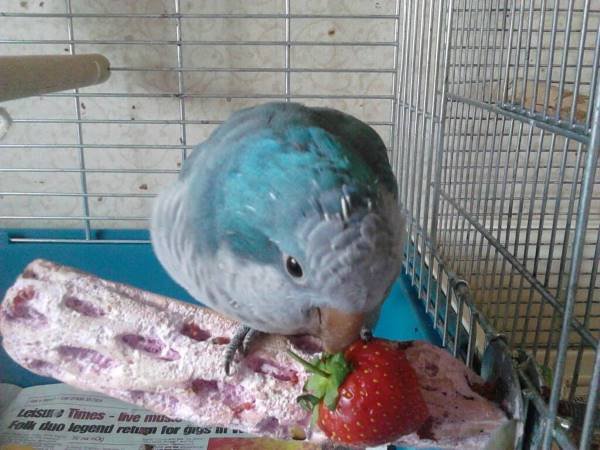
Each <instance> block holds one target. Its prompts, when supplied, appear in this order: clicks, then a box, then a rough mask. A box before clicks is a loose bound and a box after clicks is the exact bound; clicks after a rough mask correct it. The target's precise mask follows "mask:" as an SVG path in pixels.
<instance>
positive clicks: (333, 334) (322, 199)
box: [151, 103, 404, 352]
mask: <svg viewBox="0 0 600 450" xmlns="http://www.w3.org/2000/svg"><path fill="white" fill-rule="evenodd" d="M151 231H152V242H153V246H154V249H155V252H156V254H157V256H158V258H159V260H160V261H161V263H162V264H163V265H164V266H165V268H166V269H167V271H168V272H169V273H170V274H171V276H172V277H173V278H174V279H175V280H176V281H177V282H178V283H179V284H181V285H182V286H183V287H185V288H186V289H187V290H188V291H189V292H190V293H191V295H192V296H194V298H196V299H197V300H198V301H200V302H202V303H204V304H206V305H208V306H210V307H211V308H213V309H215V310H216V311H218V312H221V313H222V314H224V315H226V316H229V317H231V318H233V319H236V320H238V321H240V322H242V323H243V324H245V325H247V326H249V327H251V328H253V329H256V330H259V331H263V332H266V333H277V334H283V335H297V334H310V335H313V336H316V337H319V338H320V339H321V340H322V342H323V345H324V348H325V350H326V351H329V352H336V351H341V350H342V349H344V348H345V347H346V346H347V345H349V344H350V343H351V342H353V341H354V340H355V339H356V338H357V337H358V336H359V333H360V331H361V328H363V327H371V326H373V325H374V324H375V322H376V321H377V318H378V315H379V310H380V307H381V304H382V303H383V300H384V299H385V298H386V296H387V294H388V293H389V290H390V288H391V286H392V284H393V282H394V281H395V279H396V277H397V276H398V274H399V271H400V266H401V261H402V236H403V232H404V226H403V215H402V214H401V213H400V210H399V207H398V204H397V191H396V181H395V179H394V176H393V174H392V172H391V168H390V166H389V163H388V160H387V153H386V149H385V146H384V144H383V142H382V141H381V139H380V138H379V136H378V135H377V134H376V133H375V131H374V130H372V128H370V127H369V126H368V125H366V124H364V123H363V122H360V121H358V120H357V119H355V118H353V117H352V116H349V115H346V114H343V113H341V112H339V111H335V110H331V109H318V108H306V107H304V106H302V105H297V104H293V103H292V104H290V103H288V104H267V105H263V106H260V107H256V108H250V109H247V110H243V111H241V112H238V113H236V114H234V116H232V118H231V119H230V120H229V121H227V122H225V123H224V124H223V125H222V126H221V127H220V128H219V129H217V131H215V132H214V133H213V135H212V136H211V137H210V138H209V139H208V140H207V141H206V142H204V143H203V144H201V145H200V146H199V147H198V148H197V149H196V150H195V151H194V153H193V154H192V156H191V157H190V158H189V159H188V161H186V166H185V167H184V169H183V170H182V173H181V176H180V178H179V180H178V181H177V182H176V183H175V184H174V185H173V186H171V187H170V188H169V189H167V190H165V191H164V192H163V193H162V194H161V195H160V196H159V198H158V200H157V203H156V206H155V209H154V214H153V221H152V230H151Z"/></svg>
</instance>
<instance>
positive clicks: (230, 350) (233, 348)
mask: <svg viewBox="0 0 600 450" xmlns="http://www.w3.org/2000/svg"><path fill="white" fill-rule="evenodd" d="M260 334H261V332H260V331H258V330H253V329H252V328H250V327H247V326H245V325H244V326H241V327H239V328H238V330H237V331H236V333H235V335H234V336H233V339H232V340H231V342H230V343H229V345H228V346H227V350H225V366H224V368H225V373H226V374H227V375H231V363H232V362H233V358H234V357H235V354H236V352H238V351H240V352H241V353H242V355H243V356H246V355H247V354H248V349H249V348H250V345H251V344H252V341H253V340H254V339H255V338H256V337H257V336H258V335H260Z"/></svg>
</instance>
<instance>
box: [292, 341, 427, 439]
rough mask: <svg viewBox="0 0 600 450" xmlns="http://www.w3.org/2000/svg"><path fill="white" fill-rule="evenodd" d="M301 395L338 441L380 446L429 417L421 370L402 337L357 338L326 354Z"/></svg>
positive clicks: (313, 368) (313, 366) (313, 367)
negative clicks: (402, 343) (418, 371)
mask: <svg viewBox="0 0 600 450" xmlns="http://www.w3.org/2000/svg"><path fill="white" fill-rule="evenodd" d="M290 354H292V356H293V357H294V358H295V359H297V360H299V361H300V362H301V363H302V364H303V365H304V366H305V367H306V368H307V369H308V370H309V371H311V372H313V375H312V376H311V377H310V378H309V380H308V381H307V383H306V385H305V387H304V389H305V391H306V392H307V393H308V394H306V395H303V396H301V397H299V401H300V402H302V403H303V404H305V405H308V406H310V407H311V408H312V409H313V411H314V413H315V414H318V417H315V419H316V421H317V424H318V425H319V427H320V428H321V429H322V430H323V432H324V433H325V434H326V435H327V437H329V438H330V439H332V440H333V441H336V442H340V443H344V444H348V445H363V446H375V445H381V444H385V443H388V442H392V441H394V440H396V439H398V438H399V437H400V436H403V435H406V434H410V433H412V432H414V431H417V430H418V429H419V428H420V427H421V426H422V425H423V424H424V423H425V422H426V421H427V419H428V418H429V411H428V409H427V405H426V404H425V401H424V400H423V397H422V396H421V391H420V389H419V383H418V380H417V376H416V374H415V372H414V370H413V369H412V367H411V366H410V364H409V363H408V361H407V359H406V356H405V354H404V350H403V349H402V347H401V346H400V345H398V343H397V342H392V341H387V340H383V339H373V340H371V341H370V342H362V341H357V342H355V343H354V344H352V345H351V346H350V347H349V348H348V349H347V350H346V352H345V353H344V354H342V353H337V354H335V355H324V356H323V357H322V358H321V359H320V360H316V361H314V362H313V363H312V364H311V363H308V362H306V361H304V360H302V359H301V358H300V357H298V356H297V355H295V354H293V353H291V352H290Z"/></svg>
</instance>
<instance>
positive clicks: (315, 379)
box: [306, 374, 329, 398]
mask: <svg viewBox="0 0 600 450" xmlns="http://www.w3.org/2000/svg"><path fill="white" fill-rule="evenodd" d="M327 380H328V379H327V378H325V377H322V376H320V375H316V374H315V375H311V377H310V378H309V379H308V381H307V382H306V391H307V392H310V393H311V394H313V395H316V396H317V397H319V398H323V396H324V395H325V391H327V386H328V384H329V382H328V381H327Z"/></svg>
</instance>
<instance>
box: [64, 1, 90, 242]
mask: <svg viewBox="0 0 600 450" xmlns="http://www.w3.org/2000/svg"><path fill="white" fill-rule="evenodd" d="M65 2H66V3H65V6H66V8H67V15H68V17H69V20H68V21H67V32H68V35H69V41H70V44H69V53H70V54H71V55H74V54H75V43H74V42H75V37H74V36H75V34H74V32H73V10H72V9H71V0H65ZM75 115H76V116H77V142H78V143H79V151H78V152H79V169H81V172H80V174H79V181H80V183H81V192H82V194H83V196H82V198H81V201H82V206H83V215H84V217H86V219H84V221H83V223H84V226H85V239H86V240H88V241H89V240H90V239H91V238H92V233H91V226H90V219H89V217H90V204H89V197H88V196H87V193H88V188H87V177H86V173H85V153H84V148H83V128H82V124H81V105H80V103H79V89H75Z"/></svg>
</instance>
